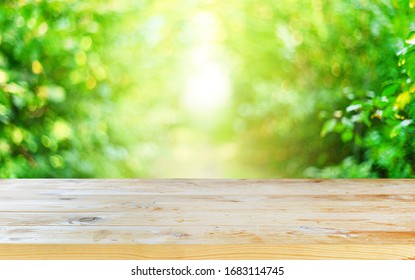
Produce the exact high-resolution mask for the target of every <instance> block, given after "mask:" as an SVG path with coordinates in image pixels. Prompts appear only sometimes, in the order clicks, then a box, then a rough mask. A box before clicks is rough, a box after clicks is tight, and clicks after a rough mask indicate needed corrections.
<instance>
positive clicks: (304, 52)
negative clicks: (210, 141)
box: [224, 0, 415, 177]
mask: <svg viewBox="0 0 415 280" xmlns="http://www.w3.org/2000/svg"><path fill="white" fill-rule="evenodd" d="M232 5H233V4H232ZM413 6H414V2H413V1H394V0H391V1H388V0H385V1H364V0H355V1H324V0H314V1H301V0H295V1H288V2H287V3H286V4H284V5H281V3H279V2H277V1H269V2H260V1H243V4H241V8H240V9H237V11H234V10H232V11H230V10H229V9H228V10H227V11H228V12H229V14H228V15H227V16H226V17H224V25H225V26H227V28H228V30H229V32H228V34H229V37H228V38H227V44H228V46H229V47H230V48H231V50H232V52H233V53H234V54H235V56H236V60H237V64H238V67H237V69H238V70H237V71H236V74H235V76H234V78H233V79H234V84H235V87H236V89H235V92H236V93H237V95H235V96H234V98H235V102H234V112H235V115H236V116H237V118H236V120H235V119H233V125H234V128H235V132H236V133H235V139H237V140H236V141H238V142H239V143H240V148H239V149H240V151H241V154H240V158H239V159H240V160H241V161H245V165H246V167H247V168H246V170H247V172H248V174H249V171H248V170H251V171H252V166H257V167H258V169H257V170H255V171H254V172H253V173H251V176H256V174H258V170H261V169H262V170H264V169H265V170H267V169H268V172H267V173H265V174H266V176H269V177H276V176H277V177H279V176H283V177H284V176H285V177H287V176H288V177H304V176H306V177H411V176H414V175H415V173H414V170H413V169H414V167H415V165H414V163H415V162H414V153H413V150H414V142H413V139H414V137H413V136H414V135H413V132H414V129H413V124H412V119H413V115H412V114H413V112H412V109H411V108H412V107H413V105H412V99H413V98H412V96H413V91H414V90H413V88H411V87H412V85H413V79H412V74H413V73H412V72H413V69H412V68H413V67H414V64H413V58H412V56H413V52H412V49H413V47H412V43H415V41H414V40H413V39H412V38H413V37H412V36H413V35H412V34H413V33H410V32H411V30H413V28H414V26H413V22H414V21H413V20H414V16H413V14H414V10H413ZM231 31H232V32H231ZM408 34H410V35H409V37H407V36H408ZM405 39H406V43H405ZM397 54H398V55H397ZM263 163H266V164H263Z"/></svg>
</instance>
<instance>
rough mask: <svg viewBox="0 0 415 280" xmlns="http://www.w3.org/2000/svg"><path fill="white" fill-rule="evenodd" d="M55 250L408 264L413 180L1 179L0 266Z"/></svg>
mask: <svg viewBox="0 0 415 280" xmlns="http://www.w3.org/2000/svg"><path fill="white" fill-rule="evenodd" d="M56 244H58V247H56V248H61V250H64V251H65V250H68V251H67V252H70V256H71V258H72V257H74V258H76V257H75V256H78V257H79V256H81V255H82V254H81V252H84V250H86V248H89V249H91V250H92V248H95V249H94V250H95V251H93V252H91V254H90V255H89V257H87V258H90V257H91V258H92V257H93V256H96V257H99V258H101V257H102V258H104V256H103V255H102V254H103V252H104V251H103V250H104V248H109V250H110V252H109V253H108V255H107V257H108V258H110V257H111V256H120V255H122V254H123V253H122V252H124V254H125V256H124V257H127V256H133V257H134V258H141V257H143V258H149V257H150V258H151V256H150V255H148V254H150V252H153V251H152V250H153V249H151V248H157V246H167V247H163V248H164V249H165V250H166V251H165V253H159V254H156V253H155V252H157V251H154V252H153V253H155V254H156V255H154V258H163V257H166V256H169V257H172V256H173V254H174V253H175V252H176V256H175V257H174V256H173V257H172V258H181V257H183V258H198V257H202V256H205V257H206V258H210V257H209V256H210V255H209V254H208V253H205V252H203V253H200V254H198V253H197V248H200V250H202V249H201V248H204V247H203V246H209V247H206V248H207V249H208V250H211V252H215V253H214V254H215V255H216V256H225V257H226V256H233V257H234V258H245V259H249V257H248V256H254V257H255V258H257V257H259V256H262V257H260V258H264V259H266V258H268V257H270V256H273V257H278V256H279V257H282V256H285V257H286V258H291V257H288V256H287V254H288V253H289V252H290V251H291V252H295V253H294V256H293V257H292V258H300V256H302V257H304V258H326V257H327V258H343V257H346V256H353V255H354V256H355V257H352V258H371V257H376V258H393V259H396V258H414V255H415V254H414V253H413V252H414V251H413V249H414V246H415V181H413V180H389V179H388V180H386V179H382V180H303V179H282V180H221V179H217V180H203V179H198V180H161V179H157V180H140V179H127V180H126V179H121V180H120V179H116V180H113V179H110V180H101V179H87V180H79V179H72V180H65V179H59V180H54V179H45V180H43V179H42V180H31V179H23V180H22V179H19V180H0V248H6V247H7V246H12V247H10V248H15V249H16V250H17V251H14V249H13V250H12V251H14V252H3V250H0V258H7V256H9V257H13V256H14V257H16V256H17V255H18V253H17V252H20V251H19V250H23V249H22V248H26V250H29V251H27V254H26V255H25V256H27V257H28V258H32V257H34V256H35V255H36V254H35V252H37V253H38V255H39V258H40V256H44V257H48V256H56V257H57V258H62V256H63V253H62V252H58V251H56V252H53V250H54V249H53V248H55V247H50V246H49V245H53V246H54V245H56ZM124 245H131V246H136V247H134V248H136V249H134V250H128V249H126V248H127V247H125V248H124V247H122V246H124ZM366 245H367V246H369V247H367V248H368V249H367V250H369V252H366V253H365V252H364V251H362V249H361V248H365V246H366ZM13 246H14V247H13ZM42 246H43V247H42ZM65 246H67V247H65ZM90 246H92V247H90ZM94 246H98V247H94ZM105 246H110V247H105ZM117 246H121V247H117ZM137 246H138V247H137ZM140 246H144V247H140ZM146 246H150V247H146ZM198 246H199V247H198ZM227 246H229V247H227ZM240 246H241V247H240ZM258 246H259V247H258ZM261 246H262V247H261ZM330 246H340V247H336V248H338V250H337V251H336V250H330V249H329V247H330ZM370 246H372V247H370ZM42 248H44V249H42ZM51 248H52V249H51ZM56 248H55V249H56ZM122 248H124V249H125V250H127V251H123V250H124V249H122ZM172 248H176V249H177V250H179V251H175V250H173V249H172ZM225 248H226V250H230V251H223V250H225ZM238 248H239V249H238ZM255 248H257V249H255ZM260 248H262V249H260ZM267 248H268V249H267ZM271 248H272V250H277V248H285V249H283V250H282V251H278V252H274V251H272V252H270V251H269V250H271ZM290 248H291V249H290ZM319 248H320V249H319ZM398 248H399V250H402V251H397V250H398ZM42 250H44V251H42ZM51 250H52V251H51ZM111 250H113V251H111ZM142 250H144V251H142ZM221 250H222V251H221ZM255 250H257V251H255ZM267 250H268V251H267ZM284 250H285V251H284ZM293 250H294V251H293ZM295 250H298V251H295ZM350 250H351V251H350ZM42 252H43V253H42ZM145 252H147V253H145ZM169 252H170V253H169ZM244 252H245V253H246V255H245V256H246V257H243V256H241V254H242V253H244ZM266 252H268V253H266ZM298 252H300V253H298ZM353 252H354V253H353ZM297 253H298V254H297ZM169 254H171V255H169ZM186 254H188V255H186ZM212 254H213V253H212ZM376 254H382V256H376ZM22 257H23V256H22ZM124 257H122V256H121V258H124ZM279 257H278V258H279Z"/></svg>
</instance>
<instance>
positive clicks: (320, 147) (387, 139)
mask: <svg viewBox="0 0 415 280" xmlns="http://www.w3.org/2000/svg"><path fill="white" fill-rule="evenodd" d="M414 7H415V2H414V1H412V0H381V1H366V0H351V1H345V0H343V1H341V0H339V1H328V0H311V1H310V0H289V1H285V2H284V3H282V2H281V1H256V0H243V1H240V0H238V1H236V0H234V1H216V0H209V1H202V0H200V1H186V0H174V1H172V2H170V1H150V0H148V1H147V0H143V1H128V0H122V1H115V0H114V1H107V2H106V3H103V2H100V1H92V0H91V1H74V0H67V1H23V0H22V1H3V3H2V6H1V7H0V177H148V176H151V177H163V176H164V175H163V174H169V176H171V175H172V172H170V173H169V172H168V170H174V172H178V171H177V170H176V169H175V167H179V168H181V169H186V168H188V169H189V166H199V165H200V166H203V168H206V169H208V170H210V169H215V168H212V165H217V166H218V161H219V160H220V161H223V162H225V161H226V165H229V166H231V168H226V170H225V171H215V172H216V173H214V174H213V173H209V172H208V173H206V174H208V176H209V174H212V176H218V174H219V175H220V176H225V177H304V176H305V177H413V176H414V175H415V173H414V169H415V153H414V151H415V142H414V140H413V139H415V138H414V136H415V123H414V118H415V100H414V94H415V84H414V80H415V77H414V76H415V33H414V32H415V26H414V22H415V21H414V12H415V10H414ZM208 26H211V27H209V28H208ZM212 26H213V27H212ZM218 65H219V66H220V65H222V66H223V65H225V66H226V67H225V66H224V67H222V68H221V67H219V66H218ZM209 67H210V68H209ZM218 69H222V70H223V69H224V70H223V71H222V72H223V73H221V75H225V74H226V75H228V76H226V77H222V78H217V77H216V76H215V73H216V74H217V71H218ZM225 70H226V71H225ZM209 71H210V72H209ZM215 71H216V72H215ZM198 73H199V74H200V75H202V76H197V74H198ZM206 73H208V74H209V75H211V76H212V75H213V76H214V77H213V78H212V79H214V78H215V77H216V80H212V79H211V80H209V77H206V75H207V74H206ZM224 73H225V74H224ZM192 75H193V76H192ZM195 75H196V76H195ZM203 75H205V76H203ZM209 75H207V76H209ZM192 77H193V78H192ZM227 79H229V81H227ZM189 81H190V82H192V81H200V83H206V84H202V85H199V86H198V87H197V86H196V87H195V86H194V85H193V90H195V89H199V90H201V89H203V88H205V90H204V92H208V91H207V90H206V88H207V89H210V90H215V88H216V89H221V90H222V91H226V88H227V85H226V82H228V83H229V84H230V89H229V90H230V91H231V94H230V98H229V100H227V99H226V98H222V101H221V102H224V104H222V107H220V108H219V107H218V108H219V109H218V108H216V109H211V110H212V111H210V113H209V112H208V111H206V112H204V113H203V112H202V113H201V112H198V110H199V109H196V110H195V109H193V111H192V110H189V108H187V107H186V106H191V104H192V103H189V102H190V101H191V100H192V99H189V100H190V101H189V100H187V101H183V100H184V99H185V97H184V96H185V92H186V85H188V84H189ZM221 82H222V83H223V84H222V85H221V86H220V85H219V86H216V87H215V86H212V83H221ZM209 83H210V85H209ZM213 96H214V94H213ZM216 98H217V100H219V101H220V100H221V99H220V98H218V97H216ZM206 100H208V99H206ZM186 102H187V103H186ZM192 102H196V103H195V104H196V105H198V106H202V105H203V104H202V105H201V102H197V100H196V101H195V100H193V101H192ZM186 104H187V105H186ZM189 104H190V105H189ZM212 106H213V105H212ZM201 108H202V107H201ZM206 108H207V107H206ZM212 108H213V107H212ZM184 138H185V139H184ZM177 139H179V140H177ZM183 139H184V140H183ZM196 139H197V140H196ZM177 141H181V142H182V143H185V146H186V147H183V145H177V143H176V142H177ZM179 144H180V143H179ZM175 145H176V146H175ZM178 147H179V148H178ZM190 150H193V152H189V151H190ZM215 158H216V161H215ZM183 159H185V160H184V161H183V162H181V163H180V161H181V160H183ZM196 159H197V160H196ZM192 160H193V162H192ZM195 161H200V162H195ZM203 161H206V162H205V163H203ZM186 166H187V167H186ZM206 166H207V167H206ZM216 169H217V167H216ZM174 172H173V177H176V176H177V177H180V174H184V173H174ZM203 174H205V173H203Z"/></svg>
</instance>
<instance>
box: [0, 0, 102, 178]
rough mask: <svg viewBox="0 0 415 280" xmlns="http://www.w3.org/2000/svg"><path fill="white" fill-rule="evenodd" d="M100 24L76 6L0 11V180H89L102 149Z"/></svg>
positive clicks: (12, 6) (11, 5)
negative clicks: (92, 157) (73, 178)
mask: <svg viewBox="0 0 415 280" xmlns="http://www.w3.org/2000/svg"><path fill="white" fill-rule="evenodd" d="M102 17H103V15H101V14H99V13H98V12H96V11H95V10H94V9H93V7H92V6H88V5H86V4H79V3H77V2H76V1H71V2H69V1H67V2H57V1H53V2H46V1H42V2H29V3H24V2H21V3H20V2H15V1H9V2H5V3H3V4H2V7H1V8H0V26H1V27H0V32H1V33H0V38H1V47H0V122H1V124H0V127H1V129H0V151H1V153H0V157H1V158H0V161H1V167H0V176H2V177H22V176H25V177H74V176H77V177H85V176H92V174H93V172H94V170H93V163H92V162H91V158H90V157H91V155H92V154H95V153H99V152H100V150H101V149H102V147H103V146H105V145H107V144H108V138H107V131H106V129H107V128H106V127H105V124H103V123H102V122H101V120H102V114H103V109H104V110H105V106H106V104H105V97H106V96H105V95H106V94H108V86H107V85H106V80H107V72H106V71H107V70H106V69H105V66H104V65H102V63H101V59H100V54H99V53H98V52H97V50H96V48H95V45H94V43H93V42H94V41H95V39H96V38H95V36H96V34H97V33H99V32H100V27H101V20H102ZM106 20H108V19H107V18H106Z"/></svg>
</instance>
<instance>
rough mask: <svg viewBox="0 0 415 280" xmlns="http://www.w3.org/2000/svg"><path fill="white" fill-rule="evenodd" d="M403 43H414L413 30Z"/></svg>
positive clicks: (414, 35)
mask: <svg viewBox="0 0 415 280" xmlns="http://www.w3.org/2000/svg"><path fill="white" fill-rule="evenodd" d="M405 43H407V44H410V45H415V31H412V32H411V33H409V35H408V37H407V38H406V40H405Z"/></svg>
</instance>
